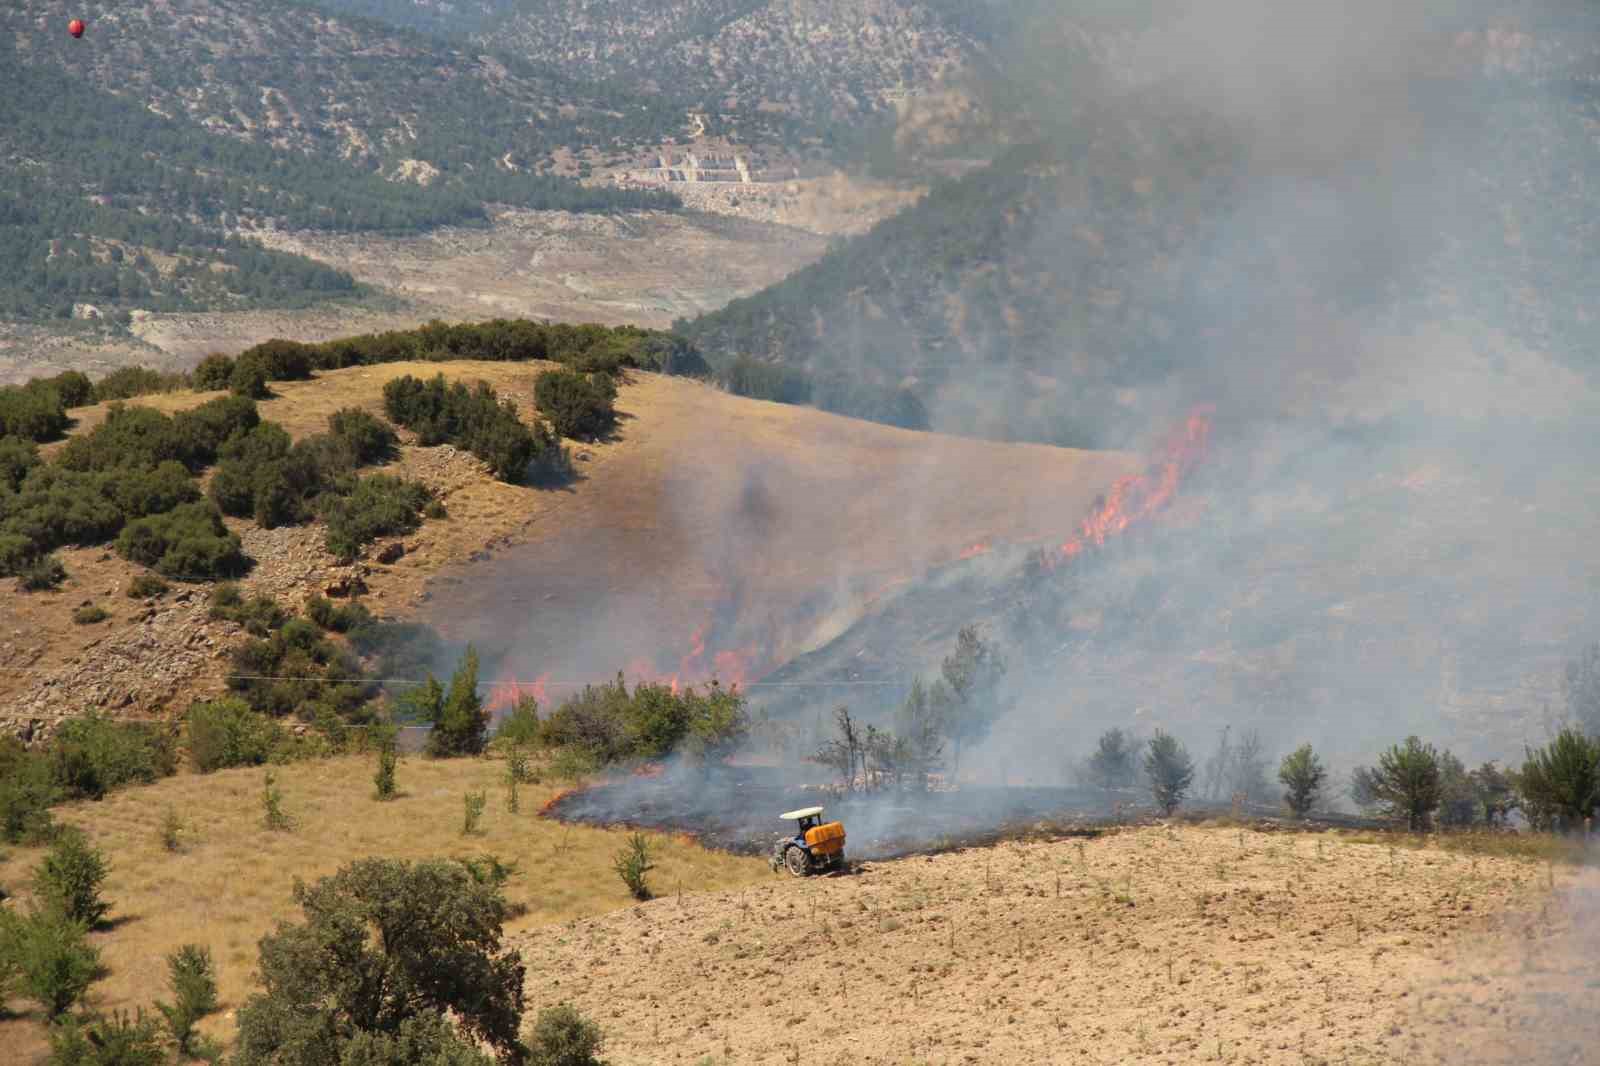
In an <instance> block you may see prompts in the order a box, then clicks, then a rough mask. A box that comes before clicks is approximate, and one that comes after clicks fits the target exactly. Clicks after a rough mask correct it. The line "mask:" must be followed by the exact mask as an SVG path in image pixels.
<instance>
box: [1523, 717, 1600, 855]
mask: <svg viewBox="0 0 1600 1066" xmlns="http://www.w3.org/2000/svg"><path fill="white" fill-rule="evenodd" d="M1515 780H1516V787H1517V792H1518V793H1519V794H1520V795H1521V797H1522V809H1523V812H1524V813H1526V814H1527V815H1528V818H1529V820H1530V821H1532V822H1534V824H1535V825H1538V826H1540V827H1541V828H1559V829H1562V830H1565V831H1566V832H1574V831H1577V830H1580V829H1582V828H1583V825H1584V819H1586V818H1590V817H1592V816H1593V815H1594V811H1595V807H1596V805H1597V804H1600V741H1596V740H1592V739H1590V738H1589V737H1586V736H1584V735H1583V734H1582V733H1580V732H1579V731H1578V730H1576V729H1563V730H1562V731H1561V732H1560V733H1558V734H1557V735H1556V737H1555V739H1554V740H1552V741H1551V742H1550V743H1549V744H1547V745H1546V746H1545V747H1543V748H1540V749H1538V750H1533V749H1529V750H1528V756H1527V760H1526V761H1525V762H1524V763H1523V764H1522V770H1521V772H1519V773H1518V774H1517V775H1516V778H1515Z"/></svg>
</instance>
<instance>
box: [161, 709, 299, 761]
mask: <svg viewBox="0 0 1600 1066" xmlns="http://www.w3.org/2000/svg"><path fill="white" fill-rule="evenodd" d="M185 729H186V735H187V738H188V744H189V758H190V759H191V760H192V761H193V763H194V768H195V769H196V770H198V771H199V772H200V773H203V774H208V773H211V772H212V771H213V770H221V769H224V768H226V767H229V766H260V765H261V764H263V763H265V762H266V761H267V760H268V759H269V758H271V757H272V753H273V750H274V749H275V748H277V746H278V744H279V743H280V742H281V740H282V738H283V731H282V729H280V728H279V726H278V723H276V722H274V721H273V720H272V719H270V718H267V717H265V716H263V715H261V714H260V713H258V712H257V711H255V710H253V709H252V708H251V707H250V705H249V704H248V703H246V702H244V701H243V700H238V699H220V700H208V701H205V702H201V703H194V704H191V705H190V707H189V715H188V718H187V720H186V723H185Z"/></svg>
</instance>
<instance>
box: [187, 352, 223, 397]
mask: <svg viewBox="0 0 1600 1066" xmlns="http://www.w3.org/2000/svg"><path fill="white" fill-rule="evenodd" d="M232 378H233V357H232V356H229V355H226V354H224V353H222V352H212V353H211V354H210V355H208V356H206V357H205V358H204V359H202V360H200V365H199V366H197V367H195V368H194V374H193V375H192V377H191V380H192V381H193V383H194V387H195V388H196V389H197V390H199V391H202V392H210V391H211V390H213V389H226V388H228V387H229V385H230V384H231V381H232Z"/></svg>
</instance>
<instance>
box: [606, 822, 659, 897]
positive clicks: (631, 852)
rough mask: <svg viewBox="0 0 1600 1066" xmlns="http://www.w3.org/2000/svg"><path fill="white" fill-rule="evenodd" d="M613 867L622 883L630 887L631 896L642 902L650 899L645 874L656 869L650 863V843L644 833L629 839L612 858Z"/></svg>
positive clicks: (636, 834)
mask: <svg viewBox="0 0 1600 1066" xmlns="http://www.w3.org/2000/svg"><path fill="white" fill-rule="evenodd" d="M611 866H612V868H613V869H615V870H616V871H617V876H618V877H620V878H622V883H623V884H624V885H626V886H628V894H629V895H631V896H632V897H633V898H634V899H637V900H641V901H643V900H647V899H649V898H650V886H649V885H648V884H646V883H645V874H647V873H649V872H650V871H651V870H652V869H654V868H655V864H654V863H652V862H651V861H650V841H649V840H648V839H647V838H646V837H645V835H644V834H643V833H635V834H633V835H632V836H630V837H629V838H628V842H627V843H626V844H624V845H623V846H622V849H621V850H620V851H618V852H617V853H616V855H615V856H613V857H612V860H611Z"/></svg>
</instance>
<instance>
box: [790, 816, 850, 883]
mask: <svg viewBox="0 0 1600 1066" xmlns="http://www.w3.org/2000/svg"><path fill="white" fill-rule="evenodd" d="M778 817H779V818H782V819H784V820H785V821H790V820H793V821H795V822H797V823H799V830H798V832H796V833H795V834H794V836H792V837H786V838H784V839H782V840H779V841H778V844H777V846H776V847H775V848H774V849H773V851H772V868H773V869H774V870H777V869H779V868H780V867H781V868H783V869H786V870H788V871H789V872H790V873H791V874H794V876H796V877H804V876H805V875H806V874H809V873H822V872H824V871H827V870H842V869H843V868H844V823H843V822H824V821H823V820H822V808H821V807H801V808H800V809H799V810H794V811H785V812H784V813H782V814H780V815H779V816H778Z"/></svg>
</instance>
